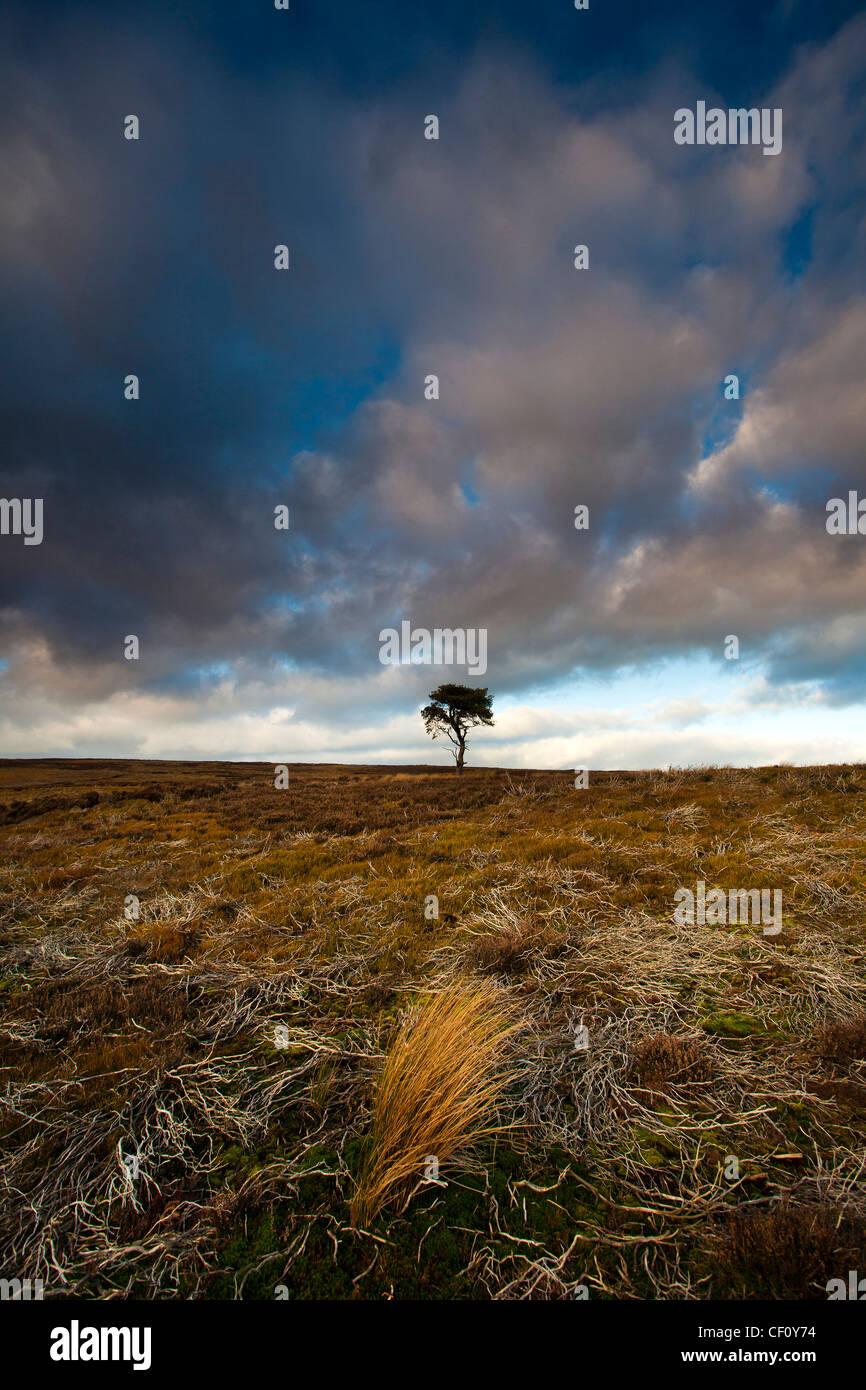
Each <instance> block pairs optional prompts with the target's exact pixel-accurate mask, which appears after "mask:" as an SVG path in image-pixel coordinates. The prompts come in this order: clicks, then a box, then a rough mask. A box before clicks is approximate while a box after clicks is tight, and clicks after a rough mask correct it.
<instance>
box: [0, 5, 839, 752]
mask: <svg viewBox="0 0 866 1390" xmlns="http://www.w3.org/2000/svg"><path fill="white" fill-rule="evenodd" d="M0 93H2V95H0V319H2V323H3V324H4V326H5V332H4V333H3V337H2V344H0V417H2V428H0V438H2V441H3V447H2V481H0V495H2V497H3V498H4V499H7V500H9V499H22V500H23V499H41V501H42V515H43V526H42V539H41V543H39V544H25V537H24V535H22V534H20V533H19V534H16V533H15V527H14V526H13V525H12V524H11V522H10V525H9V526H8V527H7V528H6V529H7V531H8V534H3V535H0V755H2V756H6V757H55V756H56V757H66V756H69V757H73V756H74V757H111V756H117V757H139V758H149V757H154V758H194V759H204V758H217V759H234V758H236V759H246V760H250V759H262V760H267V761H275V762H297V761H323V762H353V763H412V762H426V763H431V762H432V763H441V764H443V765H444V764H446V763H448V762H449V761H450V753H449V746H448V745H447V744H445V743H444V741H442V740H440V741H438V742H431V741H430V739H429V738H428V737H427V735H426V734H425V732H424V726H423V723H422V721H421V719H420V716H419V711H420V709H421V707H422V705H424V704H425V703H426V701H427V698H428V695H429V692H430V691H431V690H432V689H433V688H434V687H435V686H436V685H438V684H440V683H441V682H442V681H452V682H457V683H465V684H470V685H485V686H487V687H488V688H489V690H490V692H491V694H492V696H493V704H494V716H495V720H496V723H495V725H494V727H493V728H491V729H483V730H479V731H477V732H476V733H475V735H474V736H472V737H470V743H469V753H468V762H469V763H470V764H475V765H486V766H507V767H516V768H520V767H536V768H538V767H540V768H544V767H554V768H567V767H584V766H586V767H590V768H593V767H607V768H641V767H666V766H670V765H677V766H692V765H698V764H700V765H703V764H708V763H709V764H735V765H746V764H767V763H778V762H792V763H823V762H840V761H847V762H851V761H860V762H863V761H866V720H864V717H863V716H864V707H866V610H864V597H866V535H860V534H859V533H855V534H850V535H849V534H842V535H839V534H831V533H830V532H829V531H828V529H827V521H828V513H827V504H828V502H829V501H830V500H831V499H833V498H837V497H840V498H843V499H847V498H848V495H849V493H850V492H857V491H858V489H859V495H860V496H863V497H864V498H866V476H864V474H866V393H864V390H863V378H864V366H866V275H864V266H866V254H864V253H866V177H864V175H866V12H859V11H858V7H857V6H856V5H853V4H851V3H848V4H841V3H838V0H823V2H822V4H821V5H814V4H806V3H804V0H781V3H772V4H766V5H761V4H760V3H756V0H749V3H727V4H725V5H724V6H708V5H699V4H696V3H688V4H685V3H679V0H677V2H676V3H674V0H672V2H671V3H660V4H657V5H647V4H645V3H641V4H630V3H616V2H615V0H590V3H589V8H588V9H586V10H582V11H579V10H576V9H575V8H574V5H573V3H571V0H537V2H536V3H534V4H532V5H529V4H526V3H525V2H522V3H518V2H517V0H498V2H497V3H491V2H489V0H453V3H452V0H437V3H435V4H433V3H430V2H429V0H428V3H425V4H420V3H416V0H377V3H376V4H375V5H358V4H357V3H348V0H291V8H290V9H289V10H277V9H276V8H275V6H274V4H273V2H272V0H244V2H243V3H242V2H241V0H233V3H226V2H225V0H210V3H204V0H184V3H168V0H148V4H147V5H124V6H118V5H117V4H116V0H112V3H76V0H68V2H67V3H65V4H63V5H61V6H49V5H47V4H45V3H44V2H43V3H41V4H40V3H37V4H34V3H32V0H30V2H29V3H26V4H18V3H16V2H15V0H12V3H7V4H6V5H5V6H4V9H3V13H2V19H0ZM698 102H705V103H706V107H707V108H720V109H722V110H724V111H726V112H727V111H728V110H729V109H731V108H740V107H755V108H758V109H761V110H764V109H766V110H768V111H781V113H782V126H781V129H782V133H783V138H782V148H781V150H780V152H779V153H777V154H775V155H767V154H765V153H764V149H763V147H762V146H761V145H760V144H757V145H755V144H748V145H739V144H729V145H707V144H704V145H700V144H692V145H688V144H678V143H677V142H676V141H675V139H674V132H675V126H676V122H675V113H676V112H677V111H680V110H682V109H690V110H696V109H697V103H698ZM130 115H135V116H136V117H137V118H138V127H139V129H138V138H137V139H128V138H126V132H127V131H128V129H129V127H128V123H127V117H128V116H130ZM433 115H435V116H436V117H437V119H438V139H429V138H426V136H425V132H427V133H429V131H430V122H429V120H428V118H429V117H430V116H433ZM578 245H581V246H586V247H587V248H588V265H587V266H586V268H581V269H577V268H576V267H575V260H576V257H575V247H576V246H578ZM277 246H286V247H287V248H288V260H289V266H288V269H278V268H277V267H276V265H275V248H276V247H277ZM731 374H733V375H735V376H736V377H737V379H738V383H739V397H738V398H736V399H734V398H728V396H729V394H730V387H728V388H727V394H726V386H725V383H726V379H727V378H729V377H730V376H731ZM130 375H134V376H136V377H137V378H138V392H139V394H138V399H128V398H127V389H128V388H127V382H128V378H129V376H130ZM431 375H435V376H436V377H437V378H438V398H428V396H429V394H430V387H429V383H428V379H429V378H430V376H431ZM581 506H582V507H586V508H588V526H587V527H586V528H585V529H577V528H576V526H575V508H576V507H581ZM279 507H287V508H288V509H289V510H288V515H289V525H288V528H287V529H278V528H277V526H276V525H275V516H276V512H275V509H276V508H279ZM10 516H11V513H10ZM864 528H866V523H864ZM404 621H408V622H409V623H410V624H411V630H412V631H415V632H417V631H420V630H421V629H428V630H430V631H431V632H432V631H433V630H434V629H435V628H443V629H453V630H466V631H469V632H475V633H478V632H481V631H483V632H484V633H485V634H486V669H485V670H484V671H483V672H479V673H476V674H471V673H469V672H468V671H467V668H466V667H465V666H462V667H461V666H460V665H446V666H442V665H423V664H417V663H416V664H413V663H411V662H409V661H408V660H407V661H404V662H400V663H392V664H383V662H382V660H380V655H381V653H382V639H381V634H382V633H383V632H384V631H385V630H386V629H388V628H392V627H393V628H396V629H398V630H399V629H400V628H401V623H403V622H404ZM130 636H135V637H136V638H137V639H138V656H137V659H128V656H127V654H126V653H128V652H129V650H130V646H129V643H128V641H127V639H128V638H129V637H130ZM732 637H734V638H736V639H737V643H736V646H737V649H738V654H737V655H736V656H732V655H731V652H732V650H733V646H732V643H731V641H730V639H731V638H732ZM726 652H727V655H726Z"/></svg>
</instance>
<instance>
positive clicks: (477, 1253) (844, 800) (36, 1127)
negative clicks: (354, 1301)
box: [0, 761, 866, 1299]
mask: <svg viewBox="0 0 866 1390" xmlns="http://www.w3.org/2000/svg"><path fill="white" fill-rule="evenodd" d="M864 792H866V771H864V769H863V768H861V767H844V768H843V767H833V768H796V769H792V768H756V769H742V770H738V769H732V768H716V769H693V770H689V769H675V770H672V771H670V772H650V773H642V774H637V773H627V772H620V773H617V774H616V775H615V776H609V775H605V774H592V775H591V778H590V786H589V787H588V788H587V789H585V790H576V789H575V788H574V787H573V777H572V775H571V774H569V773H565V772H563V773H536V772H521V773H520V774H519V777H517V778H515V777H514V776H509V775H508V774H505V773H500V772H497V771H492V770H491V771H485V770H483V769H467V771H466V772H465V773H464V774H463V776H462V777H461V778H458V777H456V776H455V775H454V774H453V773H449V772H446V771H444V770H442V771H439V770H434V769H431V768H413V769H409V768H394V769H385V768H360V767H357V768H356V767H351V768H349V767H339V766H334V767H322V766H315V767H293V768H292V769H291V777H290V784H289V788H288V789H287V790H285V791H278V790H276V789H275V788H274V786H273V769H272V768H271V767H268V766H266V765H255V764H243V765H236V766H232V765H230V764H179V763H166V764H149V763H123V762H102V763H100V762H95V761H86V762H60V763H49V762H37V763H31V762H19V763H14V762H7V763H0V1152H2V1157H0V1248H2V1249H3V1251H4V1265H5V1271H4V1272H5V1273H7V1274H9V1275H10V1276H11V1275H12V1274H15V1275H17V1276H18V1277H21V1278H28V1277H29V1278H42V1279H43V1280H44V1282H45V1288H46V1297H47V1298H50V1297H54V1298H62V1297H67V1296H76V1297H85V1298H93V1297H100V1298H125V1297H129V1296H135V1297H141V1298H158V1297H178V1296H182V1297H187V1298H201V1297H211V1296H215V1297H229V1298H272V1297H273V1290H274V1285H275V1284H276V1283H277V1282H282V1283H285V1284H287V1285H288V1286H289V1288H290V1290H291V1294H292V1297H297V1298H370V1299H378V1298H381V1297H383V1296H384V1297H391V1296H394V1297H403V1298H406V1297H410V1298H429V1297H435V1298H450V1297H453V1298H479V1297H488V1298H494V1299H523V1298H534V1299H537V1298H569V1297H571V1296H573V1292H574V1290H575V1288H576V1287H577V1285H578V1284H580V1283H582V1284H585V1285H587V1286H588V1287H589V1290H590V1294H591V1296H592V1297H615V1298H618V1299H630V1298H661V1299H672V1298H712V1297H737V1296H740V1293H742V1294H743V1295H744V1296H750V1297H754V1296H760V1293H761V1291H762V1290H763V1291H765V1295H766V1296H785V1297H789V1296H790V1297H812V1296H815V1293H816V1289H817V1292H818V1296H820V1289H821V1287H822V1286H821V1283H820V1276H821V1274H822V1273H823V1271H824V1269H827V1271H828V1275H829V1276H833V1277H836V1276H844V1274H845V1272H846V1271H847V1269H848V1268H849V1267H850V1268H855V1267H856V1263H851V1264H850V1265H849V1263H847V1262H846V1261H847V1260H848V1256H847V1254H846V1251H847V1250H848V1249H849V1247H850V1246H851V1244H852V1242H853V1243H854V1245H855V1246H856V1242H857V1239H859V1241H860V1246H861V1248H862V1243H863V1230H864V1228H866V1153H864V1127H866V1084H864V1082H866V1059H864V1047H863V1038H864V1027H863V1019H864V1009H866V970H864V965H866V929H864V924H866V854H864V849H866V795H864ZM698 879H703V880H705V881H706V882H707V884H708V885H709V886H713V885H716V886H719V887H722V888H725V889H728V888H731V887H742V886H747V885H753V886H755V887H777V888H780V889H781V890H782V891H783V895H784V914H783V915H784V927H783V931H782V932H781V933H780V934H779V935H778V936H775V937H765V936H763V935H762V933H761V930H760V927H759V926H745V927H744V926H725V927H722V926H706V927H703V928H700V927H688V926H683V925H678V924H677V923H676V922H675V921H674V920H673V906H674V893H675V891H676V889H677V888H678V887H680V886H682V885H686V886H693V885H694V884H695V882H696V880H698ZM130 894H134V895H136V896H137V897H138V898H139V899H140V915H139V917H138V918H137V919H135V920H132V921H128V920H126V918H125V917H124V903H125V901H126V899H127V896H128V895H130ZM430 894H435V895H436V896H437V897H438V900H439V916H438V918H433V919H428V917H427V916H425V911H424V905H425V901H426V900H427V898H428V895H430ZM475 993H479V994H480V995H483V996H484V997H486V998H488V999H489V1000H490V1001H491V1007H492V1008H493V1009H494V1012H495V1014H496V1017H497V1018H498V1019H499V1020H500V1022H501V1025H502V1028H503V1029H506V1030H507V1028H510V1027H511V1026H512V1025H519V1031H515V1032H514V1033H513V1034H512V1033H508V1032H507V1031H506V1032H503V1034H502V1041H501V1049H499V1050H496V1049H495V1048H494V1050H493V1051H494V1056H493V1058H492V1061H491V1067H492V1069H491V1071H490V1072H486V1071H482V1074H481V1076H480V1078H479V1090H478V1092H475V1091H472V1092H471V1095H470V1093H469V1092H467V1093H465V1094H464V1098H463V1101H462V1102H461V1104H463V1105H464V1106H469V1108H470V1109H471V1106H472V1104H474V1103H475V1099H477V1098H478V1097H480V1100H481V1101H483V1099H484V1087H485V1086H487V1085H490V1084H493V1085H495V1086H498V1085H499V1084H500V1082H501V1083H502V1084H503V1085H505V1081H506V1078H509V1077H510V1078H511V1079H510V1080H509V1081H508V1086H507V1088H506V1089H505V1090H503V1091H501V1092H499V1091H497V1094H496V1096H495V1097H492V1096H491V1106H490V1108H489V1110H487V1111H486V1112H485V1114H486V1118H482V1117H481V1116H479V1118H478V1121H477V1126H478V1131H479V1133H480V1137H477V1138H476V1142H475V1144H474V1146H473V1147H472V1149H471V1152H470V1147H469V1135H468V1134H467V1135H465V1136H464V1138H463V1140H461V1141H460V1142H458V1143H457V1147H456V1148H454V1149H453V1151H452V1153H451V1157H450V1159H448V1155H447V1153H446V1152H445V1150H446V1149H447V1148H448V1147H449V1145H448V1144H447V1143H446V1142H444V1141H443V1139H442V1138H441V1137H440V1138H438V1139H437V1138H428V1137H426V1136H425V1135H424V1134H422V1135H420V1136H419V1135H417V1134H416V1135H414V1137H413V1134H412V1132H411V1126H409V1125H408V1120H409V1113H410V1110H411V1104H407V1103H406V1097H407V1096H408V1095H409V1092H408V1090H406V1089H404V1091H403V1092H402V1093H401V1092H400V1091H399V1089H398V1090H397V1091H395V1090H394V1087H395V1086H396V1085H397V1080H399V1077H400V1075H401V1073H400V1069H399V1067H398V1068H397V1073H396V1077H397V1079H396V1080H395V1081H394V1083H393V1084H392V1085H391V1090H390V1092H389V1090H388V1087H387V1086H386V1087H385V1089H384V1091H383V1090H382V1086H381V1085H380V1089H379V1092H378V1094H377V1092H376V1089H375V1083H376V1080H377V1078H380V1079H381V1080H382V1081H383V1082H384V1078H385V1077H386V1076H387V1075H390V1073H389V1072H388V1067H392V1068H393V1067H395V1066H396V1060H395V1059H396V1058H397V1057H398V1054H401V1053H402V1050H403V1049H404V1046H405V1047H408V1048H411V1047H417V1046H419V1045H420V1042H421V1041H423V1039H424V1036H425V1035H424V1027H425V1025H424V1023H423V1016H424V1011H425V1008H426V1007H427V1005H426V1004H425V1002H424V1001H430V1002H431V1003H432V1001H436V1000H448V999H456V998H458V997H459V998H462V999H465V998H467V997H469V996H472V995H473V994H475ZM440 1007H441V1005H440ZM419 1020H421V1031H420V1032H419V1031H418V1024H419ZM458 1021H459V1020H457V1019H455V1020H454V1023H455V1026H456V1024H457V1022H458ZM581 1025H584V1026H585V1027H586V1028H587V1030H588V1034H589V1047H588V1048H587V1049H586V1050H578V1049H576V1047H575V1036H576V1029H577V1028H578V1027H579V1026H581ZM437 1026H438V1025H437ZM498 1026H499V1024H496V1025H494V1024H493V1023H491V1028H492V1029H493V1031H492V1032H491V1033H490V1034H489V1035H485V1034H484V1033H483V1032H482V1034H481V1039H480V1044H479V1045H481V1044H483V1045H486V1044H485V1043H484V1039H485V1037H486V1038H487V1042H488V1043H489V1044H490V1045H491V1047H492V1045H493V1041H494V1039H495V1038H496V1037H497V1036H498V1035H497V1033H496V1028H497V1027H498ZM278 1028H279V1029H280V1030H281V1032H280V1043H279V1045H278V1044H277V1043H276V1041H275V1039H276V1036H277V1034H276V1030H277V1029H278ZM398 1039H400V1040H401V1041H400V1042H399V1044H398V1042H397V1040H398ZM413 1039H414V1040H413ZM427 1042H428V1054H427V1059H428V1062H429V1064H430V1066H431V1067H432V1066H433V1064H434V1063H435V1064H437V1065H438V1064H439V1063H441V1062H442V1061H444V1057H445V1054H444V1053H443V1052H442V1048H441V1033H440V1034H439V1035H438V1036H437V1037H436V1039H435V1045H434V1040H433V1037H432V1032H428V1037H427ZM482 1050H483V1047H482ZM464 1051H465V1052H466V1055H467V1057H469V1056H470V1054H471V1049H464ZM462 1056H463V1054H462V1053H461V1054H459V1056H458V1057H457V1060H460V1058H461V1057H462ZM404 1060H405V1059H404ZM409 1061H410V1062H411V1052H410V1054H409ZM426 1065H427V1062H425V1063H423V1064H422V1065H420V1066H419V1075H420V1076H423V1074H424V1068H425V1067H426ZM410 1074H414V1073H412V1072H411V1070H410ZM451 1080H452V1082H453V1083H454V1084H456V1081H457V1080H459V1077H457V1078H455V1077H454V1076H452V1078H451ZM389 1084H390V1083H389ZM401 1084H403V1085H404V1087H405V1082H401ZM421 1084H422V1085H423V1084H424V1083H423V1082H422V1083H421ZM444 1084H445V1082H444V1080H443V1085H444ZM468 1084H470V1083H469V1082H468V1081H467V1085H468ZM474 1084H475V1083H474V1082H472V1083H471V1085H473V1086H474ZM446 1090H447V1088H446ZM401 1094H402V1095H403V1097H404V1100H403V1101H401V1100H400V1095H401ZM434 1094H435V1096H438V1097H439V1099H438V1100H437V1111H436V1113H437V1114H440V1117H441V1116H442V1115H446V1116H447V1115H448V1114H450V1113H451V1102H449V1103H448V1105H445V1104H444V1100H446V1099H447V1095H446V1091H443V1092H442V1093H441V1094H440V1093H439V1092H438V1091H437V1092H435V1093H433V1092H429V1090H428V1092H427V1093H426V1094H425V1096H424V1097H423V1099H424V1105H426V1104H427V1101H428V1100H431V1098H432V1097H433V1096H434ZM389 1095H390V1098H391V1099H390V1100H389V1106H390V1110H389V1111H388V1114H390V1116H391V1117H392V1120H394V1122H395V1123H396V1121H397V1119H398V1118H399V1116H400V1115H401V1113H402V1116H403V1119H402V1120H401V1121H400V1124H402V1126H403V1133H402V1138H400V1139H399V1142H394V1143H392V1141H391V1140H390V1139H387V1131H386V1130H384V1129H381V1126H382V1125H383V1124H384V1118H383V1116H384V1114H385V1112H382V1111H381V1109H380V1101H381V1100H382V1098H383V1096H384V1097H385V1098H388V1096H389ZM395 1097H396V1099H395ZM424 1105H420V1106H419V1107H418V1108H417V1109H416V1110H415V1111H414V1112H413V1114H414V1116H415V1119H417V1120H419V1121H420V1120H423V1122H424V1124H428V1123H432V1120H431V1117H430V1115H429V1114H428V1112H427V1110H425V1109H424ZM483 1108H484V1107H483V1106H482V1109H483ZM454 1113H455V1114H458V1115H459V1114H460V1113H461V1111H460V1105H458V1106H457V1107H456V1110H455V1112H454ZM377 1125H379V1126H380V1131H379V1132H380V1134H381V1135H383V1136H385V1140H384V1142H385V1147H384V1148H382V1147H380V1148H378V1149H377V1144H378V1142H379V1140H378V1139H377V1129H376V1126H377ZM499 1125H506V1126H507V1128H506V1129H505V1130H504V1131H503V1132H500V1133H496V1132H494V1133H492V1134H491V1133H487V1134H486V1135H485V1133H484V1130H485V1129H486V1128H487V1127H488V1126H490V1127H492V1128H493V1130H494V1131H495V1130H496V1129H497V1127H498V1126H499ZM398 1129H399V1126H398ZM445 1138H446V1139H447V1135H446V1136H445ZM371 1141H372V1142H371ZM455 1142H456V1141H455ZM389 1146H390V1147H389ZM120 1154H123V1155H135V1156H137V1158H138V1159H139V1164H140V1175H139V1178H138V1179H137V1180H136V1181H135V1182H134V1183H130V1181H129V1180H128V1177H127V1175H126V1173H125V1170H124V1169H123V1167H122V1165H121V1161H120V1157H119V1155H120ZM428 1154H436V1156H437V1157H438V1158H439V1159H440V1161H443V1160H447V1161H448V1162H449V1164H450V1168H449V1171H448V1175H447V1176H448V1181H447V1183H440V1184H436V1183H429V1182H424V1181H422V1173H423V1167H424V1160H425V1159H426V1157H427V1155H428ZM377 1155H378V1161H379V1162H380V1163H381V1161H382V1159H383V1157H384V1159H385V1160H387V1161H386V1162H385V1165H384V1167H383V1168H382V1169H381V1172H379V1173H378V1175H377V1174H374V1173H373V1165H374V1164H375V1163H376V1161H377ZM731 1155H733V1156H736V1157H737V1158H738V1160H739V1177H738V1178H736V1179H734V1178H730V1177H728V1176H726V1167H727V1166H728V1165H727V1158H728V1156H731ZM389 1163H390V1171H392V1172H397V1173H398V1179H397V1183H396V1186H394V1187H392V1188H391V1189H390V1190H389V1191H388V1192H386V1193H385V1205H384V1206H382V1207H381V1208H380V1215H379V1217H375V1216H370V1215H367V1216H365V1221H366V1226H364V1227H361V1226H360V1225H359V1222H360V1218H361V1213H360V1208H359V1207H358V1206H357V1203H358V1201H359V1195H358V1194H359V1187H358V1182H357V1178H358V1176H359V1175H361V1177H362V1178H367V1179H369V1180H371V1181H372V1180H374V1179H375V1181H379V1180H380V1179H384V1177H385V1174H386V1173H387V1172H388V1171H389ZM401 1164H402V1165H403V1169H404V1170H405V1171H404V1172H403V1176H402V1178H400V1177H399V1171H400V1165H401ZM353 1198H354V1199H355V1203H356V1207H355V1209H354V1211H353V1210H352V1201H353ZM783 1208H784V1210H786V1211H787V1210H789V1209H792V1210H795V1211H797V1212H799V1213H809V1214H814V1213H816V1212H819V1213H823V1215H822V1216H821V1217H820V1219H819V1220H817V1223H816V1224H813V1223H812V1215H809V1217H808V1220H806V1221H805V1224H803V1221H804V1218H802V1217H801V1216H796V1217H793V1218H791V1221H793V1222H800V1223H801V1224H800V1226H798V1227H797V1230H799V1231H800V1236H797V1235H796V1232H795V1231H794V1228H793V1226H792V1227H791V1232H792V1233H791V1237H790V1240H789V1241H788V1237H787V1236H785V1235H784V1232H783V1230H782V1227H781V1226H780V1221H782V1220H783V1218H782V1217H780V1216H779V1215H778V1213H779V1212H780V1211H782V1209H783ZM371 1210H372V1209H371ZM353 1217H355V1218H357V1219H353ZM764 1218H766V1220H765V1219H764ZM825 1218H826V1219H825ZM784 1221H788V1218H787V1217H786V1218H784ZM743 1222H748V1224H747V1225H742V1229H741V1223H743ZM790 1224H791V1222H788V1225H790ZM786 1229H787V1227H786ZM831 1231H835V1232H837V1233H838V1238H837V1239H836V1240H835V1242H834V1241H833V1240H832V1239H831V1236H830V1235H829V1234H828V1232H831ZM762 1240H763V1244H762ZM797 1240H800V1245H799V1246H798V1245H797ZM785 1241H788V1245H785ZM774 1242H775V1247H774ZM720 1243H721V1244H720ZM788 1246H790V1247H791V1250H792V1251H793V1253H791V1254H790V1257H789V1256H784V1261H785V1262H786V1268H788V1270H789V1274H790V1277H788V1276H787V1275H786V1276H785V1280H784V1281H782V1282H779V1283H778V1284H776V1285H773V1284H772V1282H771V1266H772V1261H773V1259H774V1258H775V1256H773V1255H771V1254H768V1253H766V1252H767V1251H770V1250H772V1249H773V1248H776V1249H777V1250H778V1251H781V1250H782V1249H783V1247H784V1248H785V1249H787V1248H788ZM798 1249H799V1250H800V1252H801V1255H802V1257H803V1258H802V1259H801V1257H800V1255H798V1254H797V1253H796V1251H797V1250H798ZM809 1249H811V1250H812V1251H813V1253H816V1254H817V1255H820V1260H819V1262H818V1265H820V1268H819V1267H818V1265H815V1266H814V1267H813V1265H810V1263H809V1258H810V1257H809V1254H808V1252H809ZM762 1251H763V1252H764V1253H762ZM726 1252H727V1253H726ZM781 1258H782V1257H781V1256H780V1259H781ZM798 1261H799V1263H798ZM822 1262H823V1263H822ZM837 1266H838V1267H837ZM798 1271H799V1272H798ZM771 1288H776V1289H777V1291H779V1292H778V1295H777V1294H771V1295H769V1294H766V1291H767V1290H769V1289H771ZM783 1289H788V1290H790V1292H789V1293H782V1292H781V1291H782V1290H783ZM738 1291H740V1292H738Z"/></svg>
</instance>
